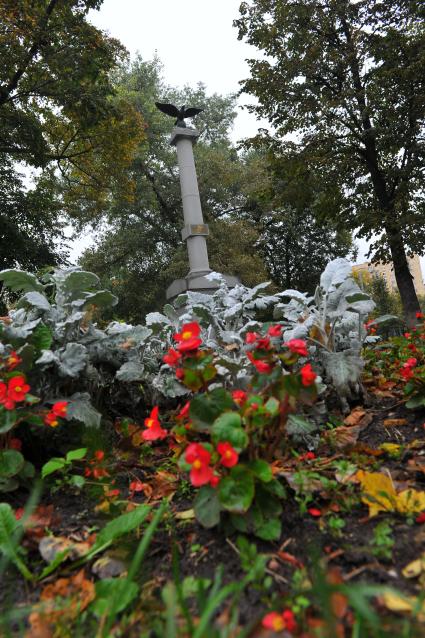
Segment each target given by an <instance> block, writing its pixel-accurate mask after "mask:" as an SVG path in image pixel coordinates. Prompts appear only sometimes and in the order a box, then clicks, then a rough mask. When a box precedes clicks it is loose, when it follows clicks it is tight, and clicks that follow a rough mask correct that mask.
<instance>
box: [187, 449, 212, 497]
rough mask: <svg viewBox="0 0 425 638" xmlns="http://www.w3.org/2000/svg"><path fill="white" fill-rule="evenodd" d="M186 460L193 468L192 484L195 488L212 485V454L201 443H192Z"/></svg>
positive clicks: (191, 472) (191, 474) (191, 471)
mask: <svg viewBox="0 0 425 638" xmlns="http://www.w3.org/2000/svg"><path fill="white" fill-rule="evenodd" d="M185 460H186V463H189V464H190V465H191V466H192V468H191V470H190V482H191V483H192V485H193V486H194V487H201V485H206V484H207V483H211V481H212V479H213V478H214V470H213V468H212V467H211V466H210V461H211V453H210V452H208V450H207V449H205V448H204V447H203V446H202V445H201V444H200V443H191V444H190V445H189V446H188V447H187V449H186V454H185Z"/></svg>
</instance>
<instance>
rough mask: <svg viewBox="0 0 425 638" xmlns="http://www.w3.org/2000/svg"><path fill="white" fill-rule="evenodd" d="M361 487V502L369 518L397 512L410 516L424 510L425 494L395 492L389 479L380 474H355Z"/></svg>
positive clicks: (406, 491)
mask: <svg viewBox="0 0 425 638" xmlns="http://www.w3.org/2000/svg"><path fill="white" fill-rule="evenodd" d="M356 478H357V479H358V480H359V482H360V484H361V487H362V491H363V494H362V501H363V503H365V505H368V507H369V516H370V517H372V516H376V515H377V514H378V513H379V512H399V513H400V514H411V513H413V512H422V511H424V510H425V492H417V491H416V490H412V489H408V490H403V491H402V492H398V493H397V491H396V489H395V487H394V484H393V482H392V480H391V478H390V477H389V476H388V475H386V474H382V473H381V472H364V471H363V470H359V471H358V472H357V474H356Z"/></svg>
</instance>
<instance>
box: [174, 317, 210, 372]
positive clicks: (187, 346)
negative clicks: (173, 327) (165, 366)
mask: <svg viewBox="0 0 425 638" xmlns="http://www.w3.org/2000/svg"><path fill="white" fill-rule="evenodd" d="M200 332H201V327H200V325H199V323H198V322H197V321H191V322H190V323H185V324H183V326H182V330H181V332H178V333H177V334H175V335H174V337H173V339H174V341H177V342H178V344H179V345H178V346H177V350H178V351H179V353H180V352H189V351H192V350H197V349H198V348H199V346H200V345H201V343H202V339H201V338H200V337H199V335H200ZM166 363H167V362H166Z"/></svg>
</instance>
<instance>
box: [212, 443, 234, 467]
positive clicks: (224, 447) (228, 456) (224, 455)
mask: <svg viewBox="0 0 425 638" xmlns="http://www.w3.org/2000/svg"><path fill="white" fill-rule="evenodd" d="M217 452H218V453H219V454H220V456H221V459H220V463H221V464H222V465H224V467H233V466H234V465H236V464H237V462H238V461H239V454H238V453H237V452H236V450H235V449H233V447H232V446H231V445H230V443H227V442H225V443H219V444H218V445H217Z"/></svg>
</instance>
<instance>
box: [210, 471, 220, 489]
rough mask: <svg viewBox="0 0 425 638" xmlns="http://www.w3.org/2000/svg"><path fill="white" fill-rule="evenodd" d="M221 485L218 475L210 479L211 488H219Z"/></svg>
mask: <svg viewBox="0 0 425 638" xmlns="http://www.w3.org/2000/svg"><path fill="white" fill-rule="evenodd" d="M219 483H220V477H219V476H217V474H214V475H213V476H212V477H211V478H210V485H211V487H217V486H218V484H219Z"/></svg>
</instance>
